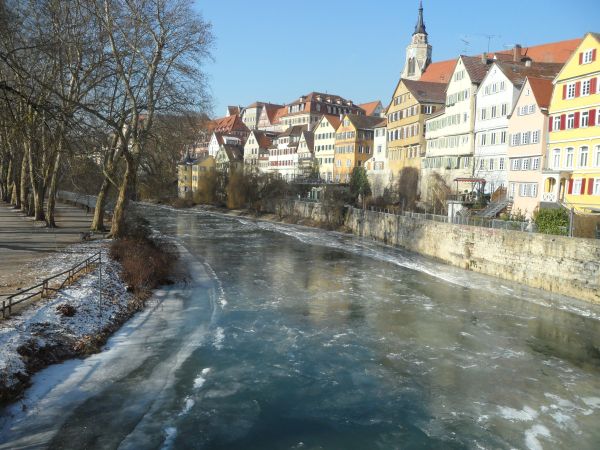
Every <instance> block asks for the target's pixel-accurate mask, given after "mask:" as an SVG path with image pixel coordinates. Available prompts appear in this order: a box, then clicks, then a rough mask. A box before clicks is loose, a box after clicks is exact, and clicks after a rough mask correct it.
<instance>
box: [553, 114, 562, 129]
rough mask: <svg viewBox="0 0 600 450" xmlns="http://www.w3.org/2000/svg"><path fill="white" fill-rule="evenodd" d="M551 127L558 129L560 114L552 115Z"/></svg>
mask: <svg viewBox="0 0 600 450" xmlns="http://www.w3.org/2000/svg"><path fill="white" fill-rule="evenodd" d="M552 129H553V130H555V131H558V130H560V116H554V125H552Z"/></svg>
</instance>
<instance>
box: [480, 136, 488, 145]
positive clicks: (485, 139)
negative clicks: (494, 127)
mask: <svg viewBox="0 0 600 450" xmlns="http://www.w3.org/2000/svg"><path fill="white" fill-rule="evenodd" d="M481 145H487V134H485V133H483V134H482V135H481Z"/></svg>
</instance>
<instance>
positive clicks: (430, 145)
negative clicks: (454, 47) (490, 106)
mask: <svg viewBox="0 0 600 450" xmlns="http://www.w3.org/2000/svg"><path fill="white" fill-rule="evenodd" d="M489 64H490V61H488V60H487V59H486V58H485V57H481V58H480V57H470V56H461V57H459V58H458V61H457V63H456V67H455V68H454V72H453V74H452V77H451V79H450V82H449V83H448V87H447V89H446V105H445V109H444V110H443V111H441V112H440V113H439V114H434V115H433V116H431V118H429V119H428V120H427V121H426V125H425V127H426V132H425V138H426V140H427V147H426V151H425V158H424V159H423V161H422V165H421V196H422V197H423V198H424V197H426V195H427V188H428V179H429V177H430V176H431V175H432V173H434V172H435V173H437V174H439V175H441V176H442V178H443V179H444V181H445V182H446V184H447V185H448V186H450V187H451V188H453V189H454V188H455V183H454V180H455V179H456V178H470V177H472V175H473V153H474V149H475V145H474V127H475V98H476V93H477V88H478V86H479V84H480V83H481V81H482V80H483V78H484V77H485V75H486V73H487V71H488V68H489ZM459 190H462V189H461V186H459Z"/></svg>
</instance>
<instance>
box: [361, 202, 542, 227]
mask: <svg viewBox="0 0 600 450" xmlns="http://www.w3.org/2000/svg"><path fill="white" fill-rule="evenodd" d="M358 209H360V208H358ZM369 211H373V212H378V213H382V214H391V215H394V216H403V217H409V218H412V219H418V220H431V221H433V222H440V223H449V224H454V225H466V226H473V227H482V228H492V229H494V230H512V231H522V232H528V233H537V232H538V228H537V226H536V225H535V223H533V222H518V221H514V220H500V219H488V218H485V217H477V216H475V217H471V216H469V217H460V216H455V217H451V218H450V217H448V216H446V215H440V214H429V213H417V212H411V211H398V210H393V209H384V208H377V207H373V206H371V207H369Z"/></svg>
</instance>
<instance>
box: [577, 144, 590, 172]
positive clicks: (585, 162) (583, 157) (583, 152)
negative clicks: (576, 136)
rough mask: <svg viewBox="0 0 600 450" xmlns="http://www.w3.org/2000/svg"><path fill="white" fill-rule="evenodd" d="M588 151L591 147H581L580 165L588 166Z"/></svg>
mask: <svg viewBox="0 0 600 450" xmlns="http://www.w3.org/2000/svg"><path fill="white" fill-rule="evenodd" d="M588 153H589V149H588V148H587V147H581V148H580V149H579V167H587V165H588Z"/></svg>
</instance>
